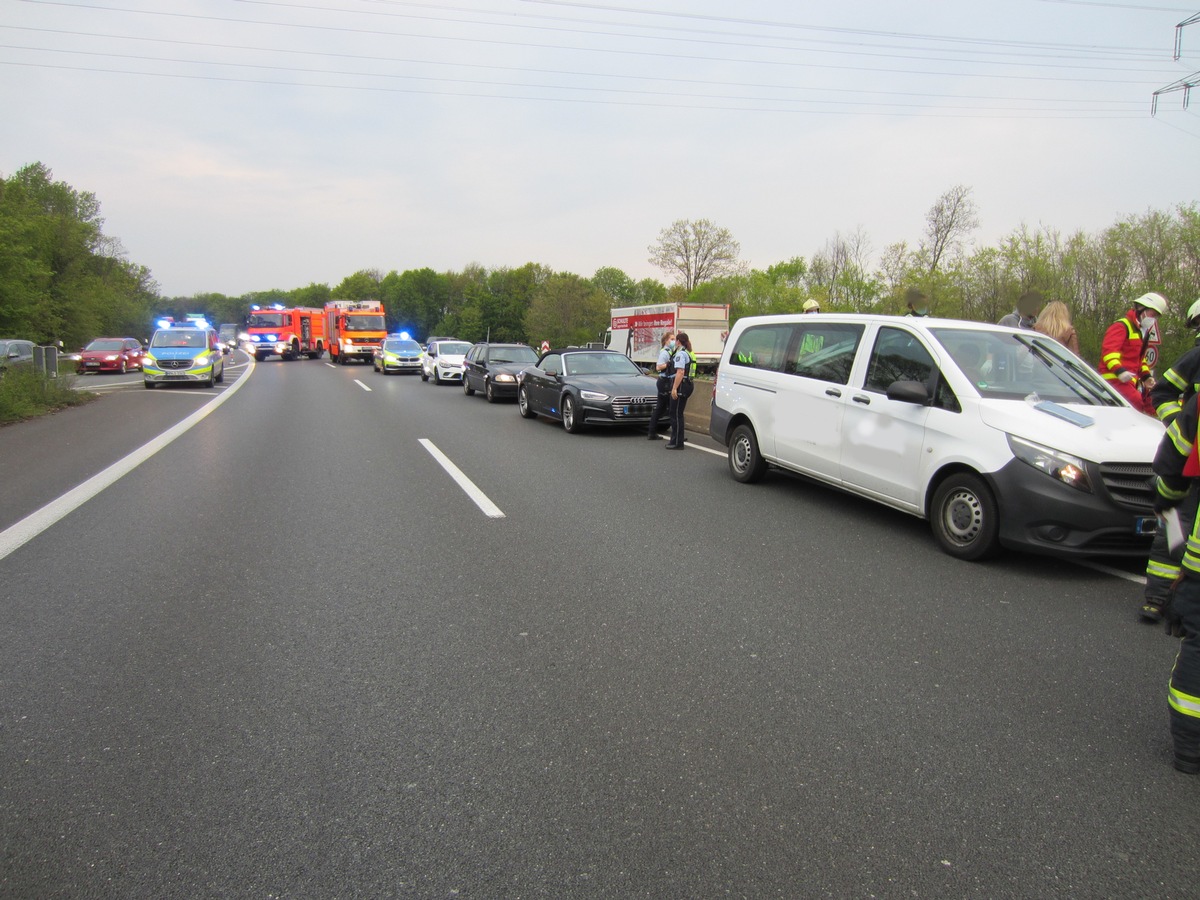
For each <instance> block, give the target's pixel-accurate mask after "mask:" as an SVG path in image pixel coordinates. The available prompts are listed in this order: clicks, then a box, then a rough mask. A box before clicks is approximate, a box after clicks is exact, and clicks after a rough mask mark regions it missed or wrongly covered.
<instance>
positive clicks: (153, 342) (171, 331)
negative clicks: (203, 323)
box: [150, 328, 208, 350]
mask: <svg viewBox="0 0 1200 900" xmlns="http://www.w3.org/2000/svg"><path fill="white" fill-rule="evenodd" d="M150 346H151V347H187V348H189V349H193V350H195V349H204V348H206V347H207V346H208V335H207V334H205V333H204V332H203V331H199V330H197V329H195V328H168V329H167V330H166V331H156V332H154V337H152V338H150Z"/></svg>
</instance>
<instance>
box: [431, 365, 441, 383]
mask: <svg viewBox="0 0 1200 900" xmlns="http://www.w3.org/2000/svg"><path fill="white" fill-rule="evenodd" d="M433 383H434V384H441V383H442V376H441V375H439V374H438V370H437V366H434V367H433Z"/></svg>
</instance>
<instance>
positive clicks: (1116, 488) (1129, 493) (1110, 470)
mask: <svg viewBox="0 0 1200 900" xmlns="http://www.w3.org/2000/svg"><path fill="white" fill-rule="evenodd" d="M1100 480H1101V481H1103V482H1104V487H1105V489H1107V491H1108V495H1109V496H1110V497H1111V498H1112V500H1113V502H1114V503H1116V504H1117V505H1118V506H1123V507H1125V508H1126V509H1132V510H1134V511H1136V512H1140V513H1145V514H1147V515H1149V514H1150V513H1151V511H1152V510H1153V507H1154V471H1153V469H1151V467H1150V464H1149V463H1100Z"/></svg>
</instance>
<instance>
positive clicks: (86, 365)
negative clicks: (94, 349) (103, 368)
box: [83, 362, 100, 369]
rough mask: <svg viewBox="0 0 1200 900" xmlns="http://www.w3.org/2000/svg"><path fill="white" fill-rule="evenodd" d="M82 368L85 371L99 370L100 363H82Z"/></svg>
mask: <svg viewBox="0 0 1200 900" xmlns="http://www.w3.org/2000/svg"><path fill="white" fill-rule="evenodd" d="M83 367H84V368H85V369H98V368H100V363H97V362H89V363H84V364H83Z"/></svg>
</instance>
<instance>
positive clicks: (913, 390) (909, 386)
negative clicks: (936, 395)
mask: <svg viewBox="0 0 1200 900" xmlns="http://www.w3.org/2000/svg"><path fill="white" fill-rule="evenodd" d="M887 398H888V399H889V400H899V401H900V402H901V403H915V404H917V405H918V406H925V405H927V404H928V403H929V400H930V397H929V390H928V389H927V388H926V387H925V383H924V382H921V381H893V382H892V383H891V384H889V385H888V389H887Z"/></svg>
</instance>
